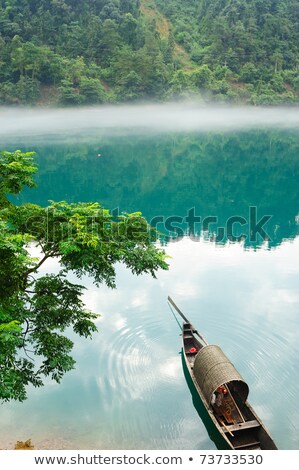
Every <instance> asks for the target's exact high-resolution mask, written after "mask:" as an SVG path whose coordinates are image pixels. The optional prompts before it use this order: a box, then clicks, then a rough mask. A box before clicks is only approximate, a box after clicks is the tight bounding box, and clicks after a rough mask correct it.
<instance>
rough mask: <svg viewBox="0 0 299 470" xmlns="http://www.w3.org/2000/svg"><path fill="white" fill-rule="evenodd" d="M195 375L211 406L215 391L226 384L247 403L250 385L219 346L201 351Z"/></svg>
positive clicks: (207, 347) (208, 347)
mask: <svg viewBox="0 0 299 470" xmlns="http://www.w3.org/2000/svg"><path fill="white" fill-rule="evenodd" d="M193 373H194V375H195V378H196V381H197V383H198V385H199V387H200V388H201V390H202V392H203V394H204V397H205V399H206V401H207V402H208V403H209V404H210V403H211V399H212V395H213V393H214V392H215V390H217V388H218V387H220V386H221V385H224V384H227V385H228V384H229V385H230V390H231V392H232V394H234V393H237V394H238V395H239V397H240V398H241V400H243V402H244V403H245V401H246V399H247V397H248V393H249V388H248V385H247V383H246V382H244V380H243V378H242V377H241V375H240V374H239V372H238V371H237V370H236V369H235V367H234V365H233V364H232V363H231V361H230V360H229V359H228V358H227V357H226V355H225V354H224V352H223V351H222V349H221V348H219V346H215V345H213V344H210V345H208V346H205V347H204V348H202V349H200V350H199V352H198V353H197V356H196V358H195V362H194V368H193Z"/></svg>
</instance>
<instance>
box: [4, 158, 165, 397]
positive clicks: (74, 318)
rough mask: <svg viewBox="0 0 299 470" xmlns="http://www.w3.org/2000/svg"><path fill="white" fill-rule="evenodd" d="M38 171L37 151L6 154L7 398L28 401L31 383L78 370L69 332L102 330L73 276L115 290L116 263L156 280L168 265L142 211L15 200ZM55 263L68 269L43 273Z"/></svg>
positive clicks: (5, 322) (31, 182)
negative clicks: (52, 260)
mask: <svg viewBox="0 0 299 470" xmlns="http://www.w3.org/2000/svg"><path fill="white" fill-rule="evenodd" d="M36 171H37V168H36V165H35V162H34V154H33V153H30V152H29V153H22V152H21V151H15V152H2V153H1V154H0V259H1V265H0V273H1V286H0V399H2V400H6V401H7V400H11V399H15V400H20V401H22V400H24V399H25V398H26V387H27V385H29V384H32V385H34V386H36V387H39V386H42V385H43V379H44V377H46V376H49V377H50V378H52V379H53V380H55V381H57V382H59V381H60V380H61V379H62V377H63V375H64V374H65V372H67V371H69V370H71V369H72V368H73V367H74V364H75V361H74V359H73V358H72V356H71V354H70V353H71V350H72V348H73V342H72V341H71V340H70V339H69V338H68V337H67V336H65V335H64V333H65V330H66V329H67V328H72V330H73V331H74V333H76V334H78V335H80V336H84V337H91V336H92V334H93V333H94V332H96V331H97V328H96V325H95V320H96V318H97V316H98V315H97V314H96V313H94V312H90V311H88V310H87V309H86V308H85V306H84V304H83V301H82V298H81V297H82V292H83V290H84V287H83V286H82V285H80V284H74V283H72V282H70V281H69V279H68V276H67V274H68V272H73V273H75V274H76V276H77V277H78V279H80V278H81V277H82V276H83V275H89V276H91V277H92V278H93V279H94V282H95V284H96V285H97V286H99V285H100V284H101V283H106V284H107V285H108V286H109V287H112V288H113V287H115V264H116V263H124V264H125V265H126V266H127V267H128V268H129V269H130V270H131V271H132V272H133V273H135V274H137V275H138V274H141V273H150V274H151V275H152V276H154V277H155V273H156V271H157V270H158V269H159V268H161V269H167V266H168V265H167V263H166V261H165V258H166V256H165V253H164V251H163V250H160V249H159V248H158V247H156V246H155V245H154V244H153V242H154V241H155V240H156V234H155V231H154V230H153V229H152V228H151V227H149V225H148V224H147V222H146V220H145V219H144V218H143V217H142V215H141V214H140V213H138V212H136V213H132V214H125V213H124V214H120V215H119V216H117V217H116V218H115V217H113V215H112V214H111V213H110V212H109V211H108V210H106V209H104V208H103V207H101V205H100V204H99V203H77V204H74V203H73V204H68V203H67V202H64V201H63V202H59V203H55V202H51V203H50V205H49V206H48V207H41V206H38V205H35V204H28V203H27V204H22V205H20V206H17V205H15V204H13V203H12V202H11V199H10V195H12V194H18V193H19V192H20V191H21V190H22V188H23V187H24V186H30V187H32V186H34V180H33V174H34V173H35V172H36ZM32 247H35V248H38V251H39V256H38V257H34V256H33V255H32V249H31V248H32ZM35 251H36V250H35ZM49 258H57V260H58V261H59V264H60V271H59V272H58V273H56V274H52V273H50V274H46V275H44V276H41V275H40V273H39V274H38V271H39V268H40V267H41V266H42V265H43V263H45V262H46V260H47V259H49Z"/></svg>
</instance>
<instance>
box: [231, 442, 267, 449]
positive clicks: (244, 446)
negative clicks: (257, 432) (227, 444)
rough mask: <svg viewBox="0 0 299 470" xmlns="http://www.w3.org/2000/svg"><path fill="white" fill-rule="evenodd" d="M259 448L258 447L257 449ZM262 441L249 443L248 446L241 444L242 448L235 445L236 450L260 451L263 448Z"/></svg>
mask: <svg viewBox="0 0 299 470" xmlns="http://www.w3.org/2000/svg"><path fill="white" fill-rule="evenodd" d="M257 446H258V447H257ZM260 446H261V443H260V441H255V442H248V444H241V445H240V446H238V445H234V449H244V450H245V449H248V450H250V449H260V448H261V447H260Z"/></svg>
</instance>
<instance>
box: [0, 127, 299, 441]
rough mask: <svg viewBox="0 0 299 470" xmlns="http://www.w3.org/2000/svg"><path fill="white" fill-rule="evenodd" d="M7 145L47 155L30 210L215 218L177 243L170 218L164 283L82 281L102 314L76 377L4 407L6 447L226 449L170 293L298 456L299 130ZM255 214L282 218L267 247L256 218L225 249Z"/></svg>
mask: <svg viewBox="0 0 299 470" xmlns="http://www.w3.org/2000/svg"><path fill="white" fill-rule="evenodd" d="M2 137H3V136H2ZM0 146H1V148H5V149H7V150H13V149H15V148H21V149H22V150H35V151H36V152H37V155H38V157H37V159H38V165H39V168H40V171H39V174H38V176H37V182H38V185H39V187H38V188H37V189H34V190H30V191H29V190H28V191H24V193H23V194H22V195H21V196H20V197H19V198H18V202H19V203H21V202H29V201H30V202H34V203H39V204H42V205H46V204H47V201H48V200H49V199H51V200H68V201H74V202H75V201H99V202H101V203H102V204H103V205H104V206H105V207H107V208H110V209H111V210H113V209H116V208H118V209H119V211H126V212H130V211H137V210H138V211H139V210H140V211H141V212H142V213H143V214H144V215H145V216H146V217H147V218H148V220H152V219H153V218H154V217H155V216H163V217H164V218H168V220H169V217H171V216H176V217H181V218H184V217H186V216H187V214H188V211H189V214H190V210H191V209H192V208H194V212H195V213H196V215H198V216H201V218H202V219H203V218H204V217H207V216H216V217H217V218H218V222H217V223H214V224H211V225H209V227H208V228H209V233H208V231H206V232H205V233H203V232H202V229H203V226H202V225H200V224H197V225H196V226H195V230H194V236H193V235H192V237H190V236H188V234H186V235H185V236H184V237H180V238H179V240H177V239H175V238H174V237H172V235H173V234H174V233H173V232H175V229H174V230H172V231H171V230H170V232H171V233H169V231H167V229H166V228H165V226H163V224H161V222H160V223H159V225H158V228H159V230H160V231H161V232H163V233H166V234H167V235H169V237H168V238H167V239H166V241H167V243H166V244H165V249H166V251H167V253H168V254H169V255H170V256H171V258H170V259H169V264H170V268H169V271H168V272H159V273H158V275H157V279H156V280H155V279H152V278H151V277H150V276H145V275H144V276H140V277H136V276H133V275H132V274H131V273H130V272H129V271H128V270H126V269H124V267H123V266H118V268H117V272H118V277H117V290H109V289H108V288H106V287H105V286H102V287H101V288H96V287H95V286H93V284H92V280H91V279H88V278H85V279H84V280H83V281H84V284H85V285H86V286H87V287H88V290H87V291H86V293H85V301H86V304H87V306H88V307H89V308H90V309H93V310H94V311H96V312H98V313H100V314H101V317H100V318H99V321H98V327H99V333H98V334H95V335H94V338H93V340H92V341H90V340H83V339H82V340H81V339H76V342H75V347H74V356H75V359H76V361H77V364H76V370H74V371H72V372H71V373H68V374H67V375H66V376H65V378H64V379H63V381H62V383H61V384H60V385H57V384H53V383H47V384H46V386H45V387H44V388H42V389H30V390H29V393H28V400H27V401H26V402H24V403H23V404H19V403H11V404H5V405H2V406H1V417H0V427H1V430H2V431H1V448H5V447H6V448H11V447H12V446H13V443H15V442H16V441H17V440H26V439H28V438H31V439H32V441H33V443H34V444H35V445H36V447H37V448H50V449H51V448H52V449H215V448H216V445H215V443H214V441H213V437H214V436H213V435H211V436H209V434H208V431H207V430H206V428H205V426H204V424H203V422H202V420H201V418H200V416H199V415H198V412H197V410H196V409H195V407H194V404H193V401H192V396H191V393H190V390H189V388H188V384H187V382H186V379H185V376H184V373H183V369H182V362H181V355H180V351H181V337H180V336H179V334H180V331H179V328H178V325H177V323H176V321H175V319H174V317H173V316H172V313H171V311H170V309H169V307H168V305H167V296H168V295H171V296H172V298H173V299H174V300H175V302H176V303H177V304H178V305H179V306H180V308H181V309H182V310H183V311H184V313H185V314H186V316H187V317H189V318H190V320H191V321H192V322H193V323H194V325H195V326H197V327H198V329H199V330H200V331H201V332H202V333H203V334H204V336H205V337H206V338H207V339H208V341H209V342H210V343H214V344H219V345H220V346H221V347H222V349H223V350H224V352H225V353H226V354H227V355H228V357H229V358H230V359H231V360H232V362H234V364H235V366H236V368H237V369H238V370H239V371H240V373H241V374H242V375H243V377H244V378H245V380H246V381H247V382H248V384H249V387H250V394H249V401H250V403H251V404H252V405H253V407H254V408H255V410H256V411H257V413H258V415H259V416H260V418H261V419H262V420H263V421H264V423H265V425H266V426H267V428H268V429H269V431H270V433H271V435H272V437H273V438H274V440H275V442H276V444H277V446H278V448H280V449H299V408H298V383H299V369H298V356H299V346H298V345H299V332H298V322H299V318H298V312H299V289H298V286H299V263H298V256H299V236H298V222H299V220H298V217H299V216H298V214H299V154H298V148H299V137H298V133H296V132H295V130H286V129H284V130H282V129H281V130H280V129H278V128H275V129H269V128H268V129H264V130H263V129H259V130H257V129H256V130H253V129H251V130H246V129H245V130H244V129H243V130H242V131H239V132H219V131H217V132H216V133H215V132H214V133H213V132H205V133H199V132H195V131H194V132H192V133H191V132H168V133H165V132H164V133H163V134H159V133H155V132H151V133H150V134H149V133H148V132H147V133H142V132H140V131H138V132H137V131H136V133H134V132H132V130H131V132H130V133H128V134H126V132H124V130H121V131H119V132H118V130H117V129H114V132H113V133H111V132H110V133H107V134H106V133H105V132H101V133H95V132H90V134H89V135H87V134H86V132H84V133H82V134H80V132H79V133H78V134H77V135H74V134H73V135H71V134H66V135H65V136H64V137H63V138H62V137H61V136H59V137H57V136H55V135H53V134H52V135H51V136H49V135H48V136H47V135H46V133H45V134H44V135H43V136H39V137H34V138H33V137H30V136H29V137H27V138H25V137H20V136H9V137H6V138H5V136H4V137H3V138H2V142H1V145H0ZM98 154H101V156H100V157H98ZM250 207H256V208H257V221H258V220H260V219H261V218H262V217H263V216H264V215H270V216H272V217H271V219H269V221H268V222H267V223H266V225H265V226H264V228H265V231H266V233H267V237H266V238H267V239H268V240H266V241H264V240H263V239H262V237H259V236H258V237H255V238H254V237H253V238H254V239H251V240H250V239H249V232H250V229H249V227H248V225H246V224H245V223H244V226H241V225H240V224H235V226H234V235H236V236H238V235H240V233H241V232H242V233H243V235H244V237H243V238H244V239H243V240H242V241H241V242H234V241H229V240H228V239H227V238H228V233H227V231H225V233H224V235H223V237H218V239H217V240H215V234H216V231H217V228H218V227H226V221H227V220H228V219H229V218H230V217H232V216H239V217H242V218H244V219H245V220H246V221H247V222H248V217H249V211H250V209H249V208H250ZM242 220H243V219H242ZM174 225H177V226H178V225H179V224H173V226H174ZM168 228H169V227H168ZM189 228H190V227H189ZM251 228H252V227H251ZM179 230H181V231H185V233H186V226H185V225H184V224H182V225H181V226H179ZM189 231H190V230H189ZM191 231H192V230H191ZM179 234H180V235H181V232H179ZM196 235H198V237H197V236H196ZM164 242H165V240H164ZM57 268H58V265H57V263H56V262H51V263H49V264H48V265H47V266H46V267H45V269H47V270H53V271H55V270H57Z"/></svg>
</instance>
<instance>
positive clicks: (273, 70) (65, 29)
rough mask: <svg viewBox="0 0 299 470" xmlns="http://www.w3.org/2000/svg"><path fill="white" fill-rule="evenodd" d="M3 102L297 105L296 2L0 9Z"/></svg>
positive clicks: (43, 0)
mask: <svg viewBox="0 0 299 470" xmlns="http://www.w3.org/2000/svg"><path fill="white" fill-rule="evenodd" d="M0 5H1V6H0V103H1V104H39V105H43V104H52V105H55V104H61V105H76V104H94V103H105V102H110V103H111V102H112V103H113V102H123V101H134V100H137V99H142V100H149V99H150V100H159V101H161V100H169V99H173V98H176V97H188V96H194V95H196V96H199V97H200V98H202V99H204V100H213V101H224V102H239V101H241V102H247V103H252V104H263V103H266V104H272V103H273V104H276V103H292V102H296V101H298V90H299V79H298V68H299V61H298V44H299V37H298V30H299V27H298V21H299V5H298V1H297V0H213V1H209V0H167V1H164V0H84V1H81V0H2V1H1V2H0Z"/></svg>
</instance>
